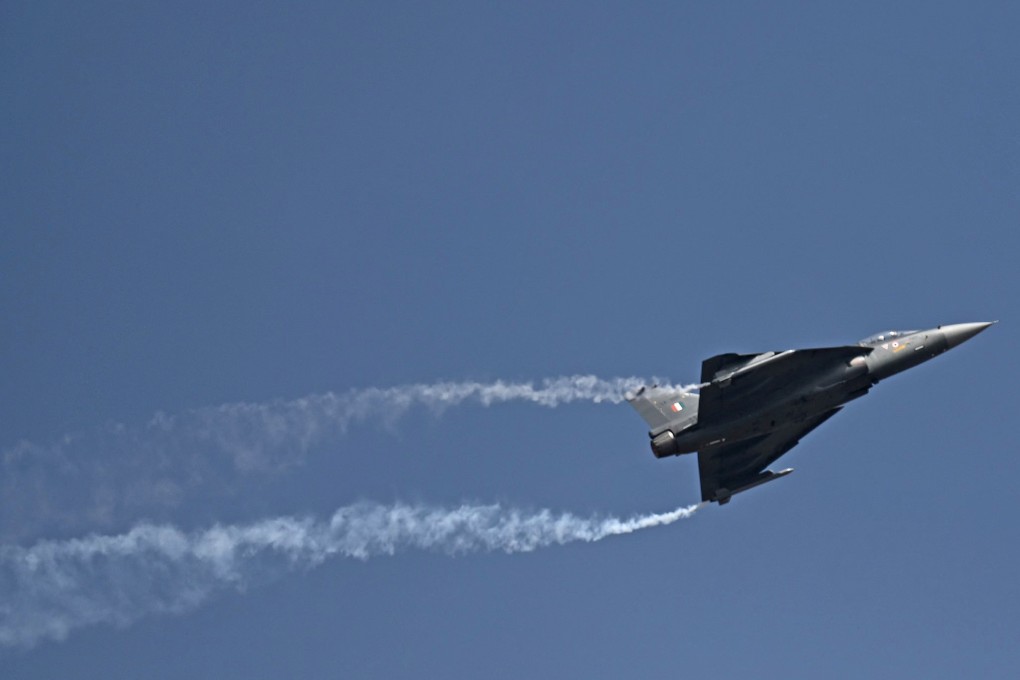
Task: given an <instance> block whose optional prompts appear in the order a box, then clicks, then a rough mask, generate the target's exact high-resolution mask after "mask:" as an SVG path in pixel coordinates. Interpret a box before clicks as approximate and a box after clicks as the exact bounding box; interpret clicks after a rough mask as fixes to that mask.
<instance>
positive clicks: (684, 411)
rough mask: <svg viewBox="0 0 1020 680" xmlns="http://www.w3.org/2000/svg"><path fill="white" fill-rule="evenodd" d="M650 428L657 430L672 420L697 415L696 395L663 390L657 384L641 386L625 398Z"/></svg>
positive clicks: (690, 417)
mask: <svg viewBox="0 0 1020 680" xmlns="http://www.w3.org/2000/svg"><path fill="white" fill-rule="evenodd" d="M627 401H628V402H630V405H631V406H633V407H634V410H635V411H637V412H638V415H640V416H641V417H642V418H644V421H645V422H646V423H648V427H649V429H651V430H657V429H659V428H661V427H662V426H663V425H666V424H667V423H671V422H673V421H674V420H689V419H694V418H696V417H697V414H698V395H697V394H692V393H689V392H680V391H673V390H665V389H662V388H660V387H657V386H654V385H653V386H652V387H642V388H641V389H639V390H638V391H637V392H635V393H634V394H633V396H631V397H629V398H628V399H627Z"/></svg>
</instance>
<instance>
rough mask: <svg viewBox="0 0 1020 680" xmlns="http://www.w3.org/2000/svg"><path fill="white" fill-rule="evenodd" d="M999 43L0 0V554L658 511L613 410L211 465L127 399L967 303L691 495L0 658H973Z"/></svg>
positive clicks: (346, 381) (1010, 346)
mask: <svg viewBox="0 0 1020 680" xmlns="http://www.w3.org/2000/svg"><path fill="white" fill-rule="evenodd" d="M1018 34H1020V9H1018V7H1017V5H1016V4H1015V3H1009V2H1002V3H994V2H989V3H956V4H948V3H929V2H918V3H884V2H883V3H813V2H812V3H770V4H768V5H764V4H761V3H645V4H640V5H632V4H626V5H625V4H623V3H619V4H605V3H531V4H528V3H484V4H483V3H463V4H449V3H439V4H433V5H423V4H420V3H363V4H354V3H346V4H341V3H332V2H324V3H301V4H299V5H294V4H291V3H278V4H271V3H253V2H238V3H228V2H222V3H183V2H180V3H165V4H155V3H127V4H125V3H71V2H68V3H46V2H27V3H10V2H8V3H3V4H2V5H0V158H2V163H0V225H2V227H0V318H2V323H0V343H2V345H0V347H2V352H0V376H2V379H0V409H2V413H3V418H2V419H0V449H2V451H3V479H0V490H2V494H3V496H2V497H0V532H2V534H3V540H4V543H5V544H6V545H7V546H8V548H5V549H8V550H9V549H10V546H26V547H27V546H31V545H34V544H35V543H36V542H37V541H39V540H43V539H53V540H57V541H64V540H67V539H72V538H76V537H83V536H87V535H89V534H90V533H92V532H96V533H100V534H118V533H121V532H124V531H127V530H128V529H130V528H131V527H132V526H135V525H136V524H137V523H138V522H141V521H143V520H149V521H153V522H158V523H165V524H172V525H173V526H176V527H179V528H180V529H181V530H184V531H200V530H203V529H205V528H207V527H209V526H211V525H213V524H215V523H220V524H222V525H234V524H247V523H251V522H255V521H258V520H260V519H264V518H269V517H276V516H281V515H286V516H298V517H301V516H312V517H317V518H322V519H325V518H328V517H329V516H330V514H331V513H333V512H334V511H335V510H336V509H337V508H339V507H343V506H347V505H350V504H351V503H355V502H359V501H371V502H377V503H382V504H389V503H393V502H397V501H402V502H409V503H419V502H420V503H427V504H430V505H436V506H441V507H452V506H456V505H458V504H460V503H462V502H469V503H482V504H486V503H496V502H498V503H501V504H503V505H504V506H506V507H519V508H523V509H525V510H528V509H532V510H533V509H541V508H549V509H550V510H552V511H555V512H572V513H576V514H578V515H581V516H584V517H587V516H589V515H591V514H598V515H617V516H630V515H634V514H643V513H646V512H662V511H668V510H671V509H673V508H676V507H677V506H679V505H687V504H689V503H693V502H696V501H697V500H698V497H699V496H698V482H697V466H696V461H695V459H694V457H692V456H687V457H682V458H672V459H669V460H662V461H658V460H655V459H654V458H653V457H652V455H651V453H650V452H649V450H648V444H647V437H646V434H645V432H646V427H645V425H644V423H643V422H642V421H641V420H640V419H639V418H638V416H637V415H636V414H635V413H633V412H632V411H631V410H630V409H629V408H628V407H627V406H626V405H612V404H606V403H601V404H594V403H589V402H585V401H579V402H574V403H571V404H563V405H561V406H559V407H557V408H554V409H553V408H545V407H542V406H540V405H535V404H530V403H510V404H504V405H493V406H491V407H488V408H486V407H483V406H481V405H478V404H464V405H461V406H458V407H452V408H449V409H447V410H445V411H444V412H442V413H438V414H437V413H434V412H432V411H430V410H429V409H427V408H420V407H419V408H412V409H410V410H409V411H407V412H405V413H402V414H394V415H393V416H392V417H389V418H375V417H370V418H367V419H365V420H361V421H358V422H354V423H352V424H351V425H350V427H349V428H348V429H347V431H346V433H341V432H333V433H329V434H328V435H324V436H320V437H318V438H316V439H314V441H312V443H311V444H308V445H306V444H305V443H302V441H301V440H300V438H299V437H296V436H293V435H294V432H293V429H287V428H286V427H284V428H283V430H282V432H283V437H282V439H281V440H274V441H273V442H271V444H272V446H269V445H268V444H267V443H266V442H263V441H259V437H260V436H261V435H260V433H261V430H258V429H257V428H256V429H255V430H253V432H254V434H252V433H251V432H249V433H247V435H245V436H247V437H248V439H244V438H243V437H242V439H243V440H244V441H245V442H246V447H247V448H244V450H242V451H241V452H240V453H238V451H237V450H236V448H235V449H232V450H231V451H225V449H224V447H219V448H217V447H216V446H213V445H211V444H210V443H209V440H199V439H196V440H195V441H191V440H188V439H187V437H184V436H183V435H180V434H176V435H167V436H166V437H164V438H162V439H161V438H160V437H161V436H162V435H159V433H158V432H157V430H158V428H154V426H152V425H151V424H149V425H147V423H152V422H154V421H152V419H153V417H154V414H157V413H163V414H165V416H164V417H167V418H170V417H176V418H178V419H182V418H183V419H185V420H187V419H188V418H192V419H198V420H201V418H202V414H203V413H205V414H208V413H210V412H218V411H215V407H218V406H220V405H222V404H236V403H239V402H244V403H248V404H252V405H261V406H262V408H264V409H268V410H269V411H271V412H275V411H273V409H277V410H280V409H284V410H285V407H286V404H288V403H293V400H296V399H299V398H302V397H306V396H309V395H323V394H325V393H327V392H330V391H332V392H334V393H336V394H347V393H348V392H349V391H350V390H361V389H365V388H370V387H394V386H401V385H407V384H411V383H425V384H431V383H435V382H437V381H442V380H450V381H463V380H477V381H481V382H491V381H495V380H505V381H516V382H528V381H534V382H535V383H536V385H537V384H540V383H541V381H542V380H543V379H545V378H551V377H556V376H564V375H566V376H569V375H575V374H593V375H597V376H600V377H603V378H613V377H618V376H620V377H628V376H661V377H665V378H669V379H672V380H673V381H675V382H678V383H685V382H694V381H696V379H697V378H698V374H699V367H700V362H701V361H702V359H704V358H706V357H708V356H711V355H713V354H717V353H720V352H725V351H737V352H754V351H765V350H776V349H786V348H791V347H809V346H824V345H835V344H845V343H851V342H855V341H856V340H858V339H860V338H862V337H864V336H866V335H869V334H871V333H873V332H876V331H879V330H883V329H887V328H924V327H931V326H935V325H938V324H941V323H956V322H965V321H985V320H992V319H1001V320H1002V322H1001V323H1000V324H999V325H998V326H996V327H994V328H993V329H991V330H989V331H987V332H986V333H984V334H983V335H981V336H980V337H978V338H976V339H974V340H972V341H970V342H969V343H967V344H965V345H963V346H961V347H960V348H958V349H955V350H954V351H952V352H951V353H949V354H947V355H945V356H944V357H940V358H938V359H936V360H934V361H932V362H930V363H928V364H926V365H924V366H922V367H920V368H918V369H916V370H914V371H911V372H908V373H906V374H904V375H901V376H898V377H896V378H893V379H891V380H890V381H888V382H887V383H883V384H882V385H880V386H878V387H877V388H876V389H875V390H873V391H872V393H871V394H870V395H869V396H868V397H866V398H865V399H863V400H861V401H859V402H855V403H854V404H852V405H851V406H849V407H848V408H847V409H845V411H844V412H843V413H842V414H840V415H839V416H838V417H837V418H834V419H833V420H832V421H830V422H829V423H827V424H826V425H825V426H824V427H822V428H820V429H819V430H817V431H816V432H815V433H813V434H811V435H810V436H809V437H807V438H806V439H805V440H804V442H802V444H801V445H800V446H799V447H797V448H796V449H794V450H793V451H792V452H791V453H790V454H788V455H787V456H786V457H785V458H784V459H783V460H782V461H781V465H783V466H785V465H790V466H793V467H795V468H797V472H796V474H794V475H791V476H790V477H787V478H785V479H784V480H782V481H778V482H776V483H775V484H770V485H768V486H765V487H762V488H761V489H756V490H754V491H751V492H748V493H746V494H742V495H740V496H737V497H736V498H735V499H734V500H733V502H732V503H731V504H729V505H727V506H725V507H723V508H719V507H717V506H712V507H710V508H707V509H705V510H702V511H700V512H699V513H697V514H696V515H695V516H694V517H692V518H690V519H687V520H683V521H681V522H679V523H677V524H674V525H671V526H669V527H660V528H655V529H649V530H646V531H641V532H638V533H635V534H631V535H627V536H620V537H614V538H609V539H606V540H604V541H600V542H597V543H591V544H585V543H572V544H569V545H564V546H556V547H549V548H543V549H540V550H537V551H535V552H531V553H527V554H513V555H507V554H503V553H500V552H494V553H485V552H482V553H474V554H468V555H463V556H459V557H449V556H447V555H445V554H442V553H441V552H430V551H420V550H413V549H410V550H405V551H402V552H399V553H398V554H397V555H394V556H392V557H378V558H375V559H370V560H367V561H358V560H350V559H343V558H338V559H333V560H329V561H326V562H325V563H323V564H321V565H319V566H317V567H315V568H311V569H303V568H297V569H293V570H284V572H285V573H275V575H274V576H273V577H272V578H269V577H267V578H264V579H255V581H256V582H253V583H251V584H250V585H249V587H247V588H245V589H244V590H243V592H239V591H238V590H236V589H234V588H225V589H222V590H218V591H217V592H215V593H213V595H212V596H211V597H210V598H208V599H206V600H205V601H204V602H202V603H201V604H200V606H197V607H194V608H190V609H189V610H188V611H185V612H183V613H178V614H167V613H164V614H158V613H153V614H146V615H143V616H140V617H138V618H136V619H134V620H133V621H132V622H130V623H128V624H126V625H110V624H108V623H99V624H97V625H87V626H82V627H76V628H74V629H73V630H71V631H70V633H69V635H68V636H67V637H66V639H64V640H63V641H54V640H52V639H49V638H43V639H40V640H38V641H37V642H36V643H35V645H34V646H31V647H24V646H14V647H6V648H4V649H3V650H0V676H2V677H4V678H57V677H79V678H111V677H146V678H191V677H217V678H279V677H361V678H425V677H442V678H477V677H480V676H481V677H488V678H524V677H527V678H562V677H585V678H618V677H644V678H676V677H706V676H721V677H737V676H749V677H784V678H817V677H819V676H823V677H847V678H852V677H894V676H895V677H901V676H903V675H907V676H912V677H926V678H958V677H964V676H968V677H1002V678H1005V677H1015V673H1016V668H1017V666H1018V665H1020V651H1018V647H1017V641H1018V640H1020V585H1018V582H1017V578H1016V574H1017V572H1018V569H1020V542H1018V538H1020V536H1018V529H1017V527H1018V520H1020V513H1018V510H1017V499H1018V491H1020V461H1018V456H1017V454H1018V453H1020V451H1018V442H1017V436H1016V432H1017V429H1016V422H1017V416H1016V409H1017V406H1018V397H1020V390H1018V378H1020V376H1018V374H1017V366H1018V361H1020V360H1018V358H1017V355H1016V348H1017V347H1018V346H1020V342H1018V340H1020V338H1018V331H1017V328H1018V325H1017V322H1016V320H1017V318H1018V312H1020V301H1018V295H1017V294H1018V291H1020V268H1018V266H1017V260H1018V257H1017V256H1018V254H1020V236H1018V216H1020V190H1018V189H1020V83H1018V73H1020V41H1018V40H1017V36H1018ZM274 403H275V406H274V405H273V404H274ZM210 407H213V408H212V409H210ZM203 409H205V410H204V411H203ZM188 414H191V415H188ZM196 414H197V415H196ZM193 430H194V428H192V430H189V431H192V432H193ZM263 449H265V451H268V453H267V454H266V455H265V456H263V457H259V455H256V454H258V452H260V451H263ZM245 452H247V454H246V453H245ZM253 452H254V453H253ZM225 453H227V454H230V455H224V454H225ZM157 454H158V455H157ZM248 454H250V455H248ZM246 455H247V457H246ZM232 456H233V457H232ZM184 460H187V461H190V462H188V463H187V464H185V463H182V461H184ZM121 576H122V575H120V574H118V573H117V572H116V571H115V570H114V571H110V570H106V571H104V566H103V563H102V562H101V561H98V562H96V563H93V565H92V567H91V568H90V569H89V570H85V571H83V572H82V574H81V575H80V577H81V578H83V579H86V578H87V579H94V580H97V581H102V582H103V583H105V584H106V585H105V586H103V587H104V588H106V590H107V591H109V592H110V593H120V594H121V595H123V593H121V592H120V589H121V586H120V585H118V584H119V581H118V578H120V577H121ZM161 578H162V577H161V576H160V575H159V574H156V575H152V579H153V581H152V583H153V584H154V585H152V588H154V589H156V590H158V589H159V588H160V587H162V586H161V584H162V581H161V580H160V579H161ZM4 579H7V580H4ZM0 588H3V589H6V592H3V593H0V598H2V599H0V612H2V610H3V607H4V604H3V601H4V600H6V601H7V602H11V601H15V600H18V601H20V598H21V597H22V596H23V595H24V592H23V591H24V584H21V585H17V584H15V583H14V582H13V581H11V580H10V579H9V578H8V577H6V576H4V577H3V578H0ZM12 589H14V590H12ZM15 590H17V592H15ZM124 597H140V598H142V599H144V598H145V597H147V595H146V594H145V593H142V594H141V595H139V594H137V593H135V594H134V595H130V594H128V595H124Z"/></svg>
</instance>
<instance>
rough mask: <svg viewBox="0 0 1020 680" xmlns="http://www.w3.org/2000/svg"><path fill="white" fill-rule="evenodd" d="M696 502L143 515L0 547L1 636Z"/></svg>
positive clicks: (9, 640)
mask: <svg viewBox="0 0 1020 680" xmlns="http://www.w3.org/2000/svg"><path fill="white" fill-rule="evenodd" d="M699 507H701V506H690V507H686V508H680V509H677V510H674V511H672V512H667V513H661V514H650V515H643V516H638V517H633V518H630V519H618V518H615V517H603V518H597V517H595V518H587V519H586V518H582V517H578V516H576V515H572V514H569V513H562V514H555V513H552V512H550V511H548V510H540V511H537V512H525V511H521V510H516V509H512V508H503V507H501V506H499V505H481V506H479V505H463V506H461V507H457V508H452V509H443V508H436V507H426V506H416V505H403V504H397V505H391V506H384V505H376V504H367V503H363V504H357V505H352V506H347V507H344V508H340V509H339V510H337V511H336V512H335V513H334V514H333V516H332V517H331V518H330V519H329V520H328V521H316V520H313V519H308V518H305V519H301V518H293V517H280V518H275V519H269V520H264V521H260V522H257V523H253V524H247V525H236V526H214V527H213V528H211V529H207V530H204V531H199V532H193V533H188V532H184V531H181V530H180V529H177V528H175V527H172V526H166V525H155V524H148V523H143V524H139V525H137V526H135V527H134V528H133V529H131V530H130V531H128V532H126V533H123V534H119V535H106V536H100V535H91V536H87V537H85V538H78V539H72V540H64V541H42V542H40V543H37V544H35V545H34V546H32V547H20V546H13V545H7V546H0V644H2V645H4V646H19V647H28V646H32V645H34V644H35V643H37V642H39V641H41V640H44V639H57V640H59V639H63V638H64V637H66V636H67V634H68V633H69V632H70V631H72V630H74V629H76V628H79V627H81V626H87V625H92V624H99V623H107V624H114V625H127V624H129V623H130V622H132V621H134V620H136V619H138V618H139V617H141V616H144V615H147V614H154V613H180V612H185V611H189V610H191V609H193V608H195V607H197V606H198V605H199V604H201V603H202V602H203V601H204V600H206V599H207V598H208V597H210V596H211V595H212V594H214V593H215V592H216V591H218V590H222V589H226V588H234V589H243V588H245V587H246V586H248V585H252V584H256V583H260V582H263V581H265V580H268V579H272V578H274V577H278V576H280V575H282V574H284V573H286V572H288V571H292V570H295V569H304V568H310V567H314V566H316V565H318V564H321V563H322V562H324V561H325V560H328V559H332V558H353V559H359V560H367V559H370V558H373V557H377V556H381V555H393V554H394V553H397V552H399V551H402V550H406V549H420V550H430V551H436V552H440V553H446V554H449V555H461V554H465V553H471V552H485V551H499V552H506V553H517V552H528V551H532V550H536V549H538V548H542V547H545V546H550V545H560V544H564V543H570V542H575V541H587V542H592V541H599V540H601V539H603V538H606V537H608V536H617V535H621V534H629V533H632V532H634V531H638V530H639V529H645V528H649V527H654V526H661V525H666V524H671V523H673V522H676V521H677V520H679V519H683V518H686V517H690V516H691V515H692V514H693V513H694V512H695V511H696V510H697V509H698V508H699Z"/></svg>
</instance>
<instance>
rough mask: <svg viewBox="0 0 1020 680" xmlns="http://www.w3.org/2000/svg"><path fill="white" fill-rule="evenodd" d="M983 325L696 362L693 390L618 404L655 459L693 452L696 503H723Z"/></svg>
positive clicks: (647, 391)
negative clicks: (641, 429) (888, 383)
mask: <svg viewBox="0 0 1020 680" xmlns="http://www.w3.org/2000/svg"><path fill="white" fill-rule="evenodd" d="M993 323H995V322H994V321H989V322H982V323H958V324H951V325H947V326H939V327H938V328H932V329H931V330H925V331H886V332H884V333H877V334H875V335H872V336H869V337H867V338H865V339H864V340H861V341H860V342H859V343H857V344H856V345H847V346H843V347H822V348H817V349H790V350H786V351H782V352H764V353H762V354H720V355H718V356H714V357H712V358H710V359H706V360H705V361H704V362H702V364H701V384H700V385H698V386H697V392H694V391H693V390H692V391H676V390H673V389H668V388H662V387H657V386H651V387H642V388H641V389H639V390H638V391H637V392H635V393H632V394H630V395H628V399H627V401H629V402H630V404H631V405H632V406H633V407H634V408H635V409H636V410H637V412H638V413H639V414H640V415H641V417H642V418H644V420H645V422H647V423H648V426H649V427H650V428H651V429H650V430H649V431H648V436H649V437H650V438H651V443H652V453H654V454H655V456H656V458H664V457H666V456H676V455H680V454H683V453H694V452H697V454H698V471H699V474H700V477H701V500H702V501H705V502H716V503H718V504H719V505H724V504H725V503H728V502H729V501H730V499H731V498H732V497H733V496H734V495H735V494H738V493H740V492H741V491H747V490H748V489H752V488H754V487H756V486H759V485H761V484H764V483H765V482H770V481H772V480H774V479H778V478H780V477H784V476H786V475H788V474H790V473H791V472H793V469H792V468H787V469H785V470H779V471H778V472H773V471H772V470H769V469H767V468H768V466H769V465H771V464H772V463H774V462H775V461H776V460H777V459H778V458H779V457H780V456H782V455H783V454H784V453H786V452H787V451H789V450H790V449H792V448H793V447H794V446H796V445H797V443H798V442H799V441H800V440H801V439H802V438H803V437H804V435H806V434H807V433H808V432H811V431H812V430H814V429H815V428H816V427H818V426H819V425H821V424H822V423H824V422H825V421H826V420H828V419H829V418H831V417H832V416H834V415H836V413H838V412H839V410H840V409H841V408H843V405H844V404H846V403H847V402H849V401H852V400H854V399H857V398H858V397H863V396H864V395H865V394H867V393H868V390H870V389H871V387H872V386H873V385H875V384H876V383H878V382H879V381H880V380H884V379H885V378H888V377H889V376H891V375H895V374H896V373H900V372H901V371H905V370H907V369H908V368H913V367H914V366H917V365H918V364H920V363H923V362H925V361H927V360H928V359H931V358H932V357H936V356H938V355H939V354H942V353H943V352H945V351H947V350H949V349H952V348H953V347H956V346H957V345H959V344H960V343H962V342H964V341H966V340H969V339H970V338H972V337H974V336H975V335H977V334H978V333H980V332H981V331H983V330H984V329H986V328H988V327H989V326H991V325H992V324H993Z"/></svg>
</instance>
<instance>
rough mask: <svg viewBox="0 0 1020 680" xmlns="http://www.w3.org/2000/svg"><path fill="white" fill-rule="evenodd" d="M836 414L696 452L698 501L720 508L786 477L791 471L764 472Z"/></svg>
mask: <svg viewBox="0 0 1020 680" xmlns="http://www.w3.org/2000/svg"><path fill="white" fill-rule="evenodd" d="M839 410H840V409H839V408H834V409H832V410H831V411H826V412H825V413H823V414H821V415H818V416H815V417H813V418H808V419H807V420H802V421H798V422H796V423H793V424H791V425H789V426H787V427H783V428H780V429H778V430H775V431H774V432H770V433H768V434H765V435H761V436H758V437H752V438H750V439H745V440H742V441H738V442H733V443H732V444H719V445H716V446H710V447H707V448H704V449H702V450H700V451H698V472H699V474H700V477H701V500H703V501H717V502H718V503H719V504H720V505H721V504H723V503H727V502H729V500H730V497H732V496H733V494H735V493H739V492H741V491H744V490H746V489H750V488H752V487H754V486H758V485H759V484H763V483H765V482H767V481H770V480H772V479H775V478H776V477H780V476H783V475H785V474H788V473H789V472H791V470H783V471H781V472H778V473H777V472H772V471H771V470H766V468H767V467H768V466H769V465H771V464H772V463H774V462H775V461H776V460H777V459H778V458H779V457H780V456H782V455H783V454H784V453H786V452H787V451H789V450H790V449H792V448H793V447H794V446H796V445H797V443H798V442H800V440H801V438H803V437H804V435H806V434H807V433H809V432H811V431H812V430H814V429H815V428H816V427H818V426H819V425H821V424H822V423H824V422H825V421H826V420H828V419H829V418H831V417H832V416H834V415H836V413H838V412H839Z"/></svg>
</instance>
